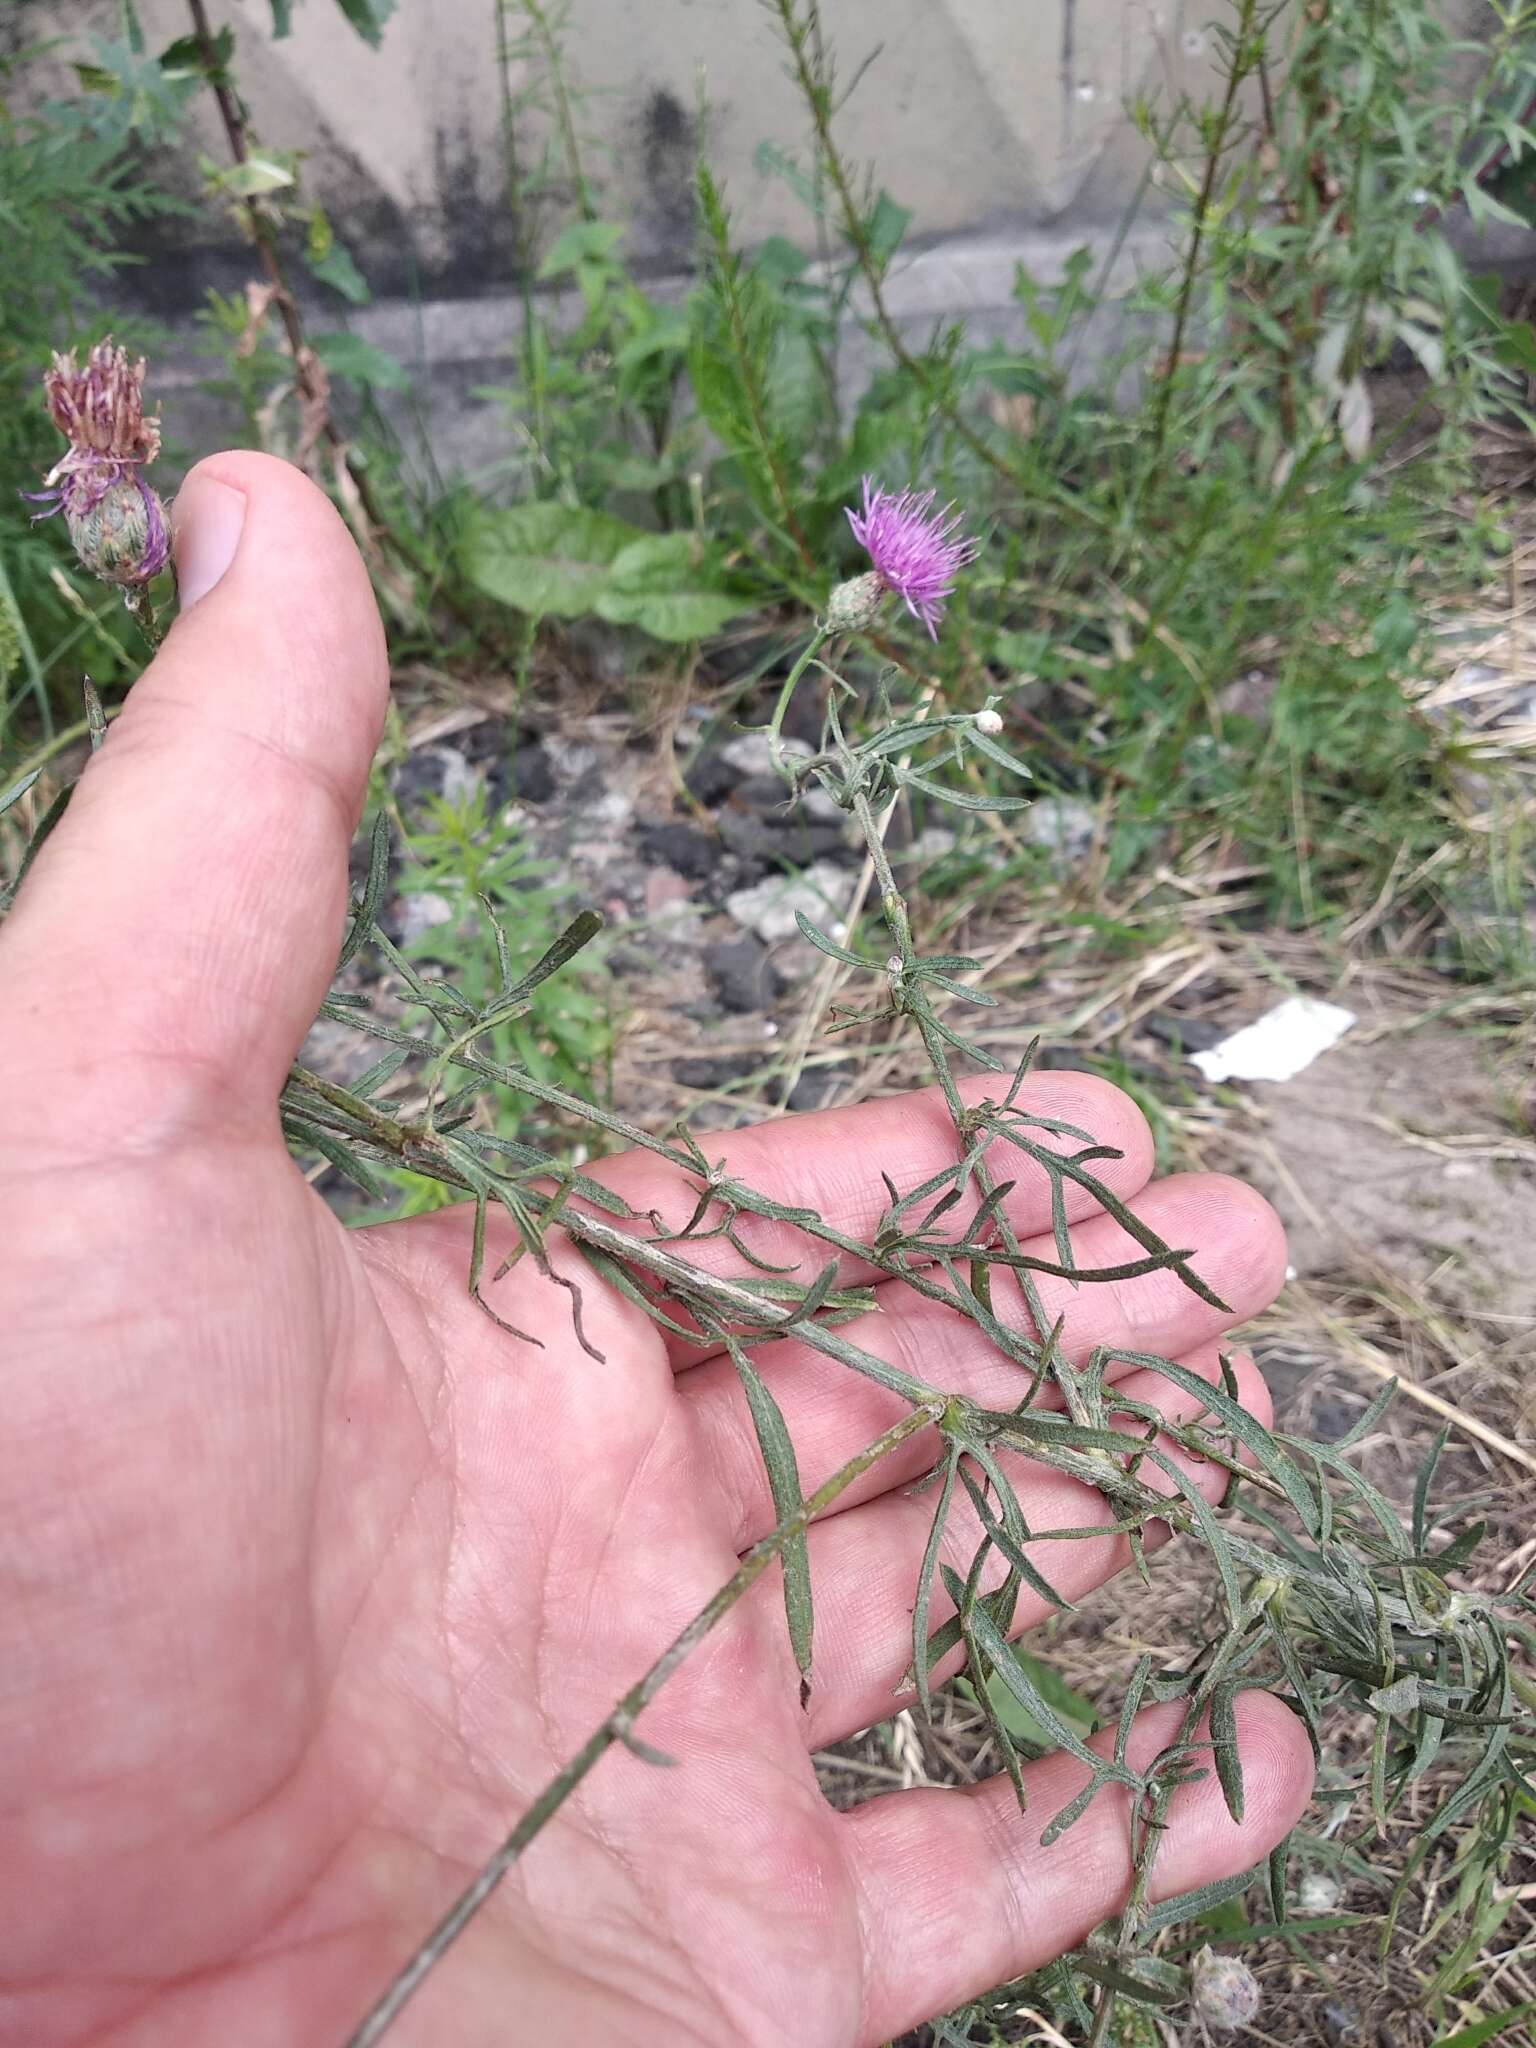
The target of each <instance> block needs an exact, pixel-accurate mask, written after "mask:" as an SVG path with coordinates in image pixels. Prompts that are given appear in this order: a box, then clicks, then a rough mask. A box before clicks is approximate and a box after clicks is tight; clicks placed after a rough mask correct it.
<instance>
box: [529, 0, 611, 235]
mask: <svg viewBox="0 0 1536 2048" xmlns="http://www.w3.org/2000/svg"><path fill="white" fill-rule="evenodd" d="M518 5H519V6H520V7H521V8H522V10H523V12H524V13H525V14H526V15H527V17H528V19H529V20H530V21H531V22H532V23H533V26H534V32H535V33H536V35H537V36H538V38H539V41H540V42H541V43H542V44H543V46H544V63H545V67H546V69H547V70H548V73H549V83H550V89H551V91H552V92H553V93H554V96H555V125H556V126H557V127H558V128H559V130H560V146H561V148H562V149H563V150H564V151H565V165H566V170H567V171H568V172H569V174H570V180H571V184H572V187H573V188H574V191H575V196H576V204H577V206H578V208H579V209H580V212H581V217H582V219H583V220H587V221H591V220H596V219H597V202H596V201H595V200H594V199H593V197H592V187H591V186H590V185H589V184H588V182H587V173H586V169H585V167H584V166H583V164H582V161H581V141H580V138H579V137H578V136H577V133H576V117H575V114H574V112H573V110H572V107H571V95H570V89H569V87H568V86H567V85H566V82H565V63H564V60H563V59H562V57H561V54H560V45H559V42H558V41H557V40H556V37H555V32H554V26H553V24H552V23H551V21H550V19H549V14H548V12H547V10H546V8H545V7H544V5H543V0H518ZM562 18H563V17H562Z"/></svg>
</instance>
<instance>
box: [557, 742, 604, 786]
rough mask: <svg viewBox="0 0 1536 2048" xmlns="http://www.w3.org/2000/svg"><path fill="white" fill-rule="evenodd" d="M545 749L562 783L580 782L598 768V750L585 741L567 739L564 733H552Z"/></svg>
mask: <svg viewBox="0 0 1536 2048" xmlns="http://www.w3.org/2000/svg"><path fill="white" fill-rule="evenodd" d="M544 748H545V752H546V753H547V754H548V756H549V759H550V761H551V762H552V763H553V765H554V770H555V773H556V775H558V776H559V777H560V780H561V781H562V782H580V780H581V778H582V777H583V776H584V775H588V774H590V773H591V771H592V770H593V769H594V768H595V767H596V766H597V760H598V755H597V749H596V747H593V746H589V745H588V744H587V742H586V741H585V740H571V739H566V738H565V736H564V735H563V734H562V733H555V732H552V733H550V734H549V735H548V736H547V737H546V739H545V741H544Z"/></svg>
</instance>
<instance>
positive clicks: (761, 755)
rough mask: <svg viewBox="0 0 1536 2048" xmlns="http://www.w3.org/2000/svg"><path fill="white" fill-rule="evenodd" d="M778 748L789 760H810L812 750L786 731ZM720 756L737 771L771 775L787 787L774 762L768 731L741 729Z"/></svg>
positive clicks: (745, 773) (781, 786) (782, 786)
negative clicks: (792, 737)
mask: <svg viewBox="0 0 1536 2048" xmlns="http://www.w3.org/2000/svg"><path fill="white" fill-rule="evenodd" d="M779 751H780V752H781V753H782V754H783V755H784V758H785V759H786V760H788V761H808V760H809V759H810V758H811V750H810V748H809V746H808V745H807V744H806V742H805V741H804V740H796V739H791V738H790V737H789V736H788V735H787V734H786V735H785V737H784V738H783V739H781V740H780V742H779ZM720 757H721V759H722V760H724V761H728V762H729V763H730V765H731V767H733V768H734V769H735V770H736V773H737V774H738V775H771V776H773V778H774V779H775V781H777V782H778V784H779V786H780V788H784V787H786V785H785V783H784V779H783V777H782V776H781V775H780V774H779V771H778V769H777V768H776V767H775V766H774V762H773V755H772V754H771V753H770V752H769V749H768V735H767V733H766V732H741V733H738V734H737V735H736V737H735V739H733V740H727V741H726V743H725V745H724V746H723V747H722V748H721V749H720Z"/></svg>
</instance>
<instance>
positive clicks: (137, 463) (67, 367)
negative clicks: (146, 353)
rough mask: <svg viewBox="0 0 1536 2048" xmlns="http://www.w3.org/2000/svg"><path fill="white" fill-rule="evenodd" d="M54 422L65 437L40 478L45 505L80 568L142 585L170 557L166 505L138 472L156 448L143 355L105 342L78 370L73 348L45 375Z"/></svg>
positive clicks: (156, 430) (155, 424)
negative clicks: (55, 515) (58, 515)
mask: <svg viewBox="0 0 1536 2048" xmlns="http://www.w3.org/2000/svg"><path fill="white" fill-rule="evenodd" d="M43 395H44V397H45V399H46V400H47V404H48V410H49V412H50V414H51V415H52V417H53V423H54V425H55V426H56V427H57V428H58V430H59V432H60V433H61V434H63V435H64V437H65V439H66V440H67V441H68V442H69V448H68V450H67V451H66V453H65V454H64V455H63V456H61V457H60V459H59V460H58V461H57V462H56V463H55V464H54V466H53V468H52V469H51V470H50V471H49V473H48V475H47V477H46V478H45V479H44V483H45V489H44V490H43V491H42V492H41V493H40V495H39V502H41V503H42V504H43V505H44V506H45V508H46V510H45V511H44V512H40V513H39V514H38V515H37V516H38V517H39V518H46V517H47V514H48V513H50V512H62V513H63V514H64V517H65V520H66V521H67V522H68V525H69V537H70V539H71V540H72V541H73V542H74V546H75V552H76V554H77V555H79V557H80V559H81V561H82V562H83V563H84V564H85V566H86V568H88V569H90V570H92V571H93V572H94V573H95V574H96V575H98V576H100V577H101V578H102V579H103V580H104V581H106V582H108V583H126V584H133V583H147V582H148V581H149V579H150V578H151V577H152V576H158V575H159V573H160V571H161V570H162V569H163V568H164V567H165V565H166V563H167V561H168V560H169V559H170V552H171V537H170V529H169V525H168V523H167V520H166V516H165V507H164V506H163V505H162V504H161V502H160V500H159V498H158V497H157V496H156V495H155V493H154V491H152V490H151V489H150V487H149V485H148V484H147V483H145V481H144V479H143V476H142V475H141V473H140V472H141V471H142V469H143V467H144V465H145V464H146V463H148V462H153V461H154V459H155V457H156V456H157V455H158V454H159V453H160V422H159V420H158V418H150V419H146V418H145V416H144V359H143V357H142V356H141V357H140V358H139V359H138V360H137V361H136V362H135V361H132V360H131V359H130V358H129V355H128V351H127V350H126V349H123V348H117V347H114V345H113V343H112V341H111V340H110V339H108V340H106V341H99V342H98V343H97V344H96V346H95V347H94V348H93V349H92V350H91V352H90V354H89V355H88V356H87V357H86V359H85V367H84V368H83V369H82V368H81V367H80V365H79V364H78V363H76V361H75V352H74V350H73V349H71V350H70V351H69V353H68V354H67V355H55V356H54V359H53V364H52V367H51V368H50V369H49V370H48V371H47V372H46V374H45V375H44V377H43Z"/></svg>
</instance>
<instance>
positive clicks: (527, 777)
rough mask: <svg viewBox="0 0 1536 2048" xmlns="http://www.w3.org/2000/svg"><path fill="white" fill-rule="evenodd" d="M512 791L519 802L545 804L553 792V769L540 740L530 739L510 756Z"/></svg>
mask: <svg viewBox="0 0 1536 2048" xmlns="http://www.w3.org/2000/svg"><path fill="white" fill-rule="evenodd" d="M510 779H511V783H512V793H513V795H514V796H516V797H517V799H518V801H519V802H520V803H525V804H547V803H548V802H549V800H550V798H551V797H552V796H553V795H554V793H555V775H554V770H553V769H552V768H551V767H550V765H549V756H548V754H546V753H545V751H544V743H543V741H542V740H531V741H529V743H528V744H527V745H526V746H522V747H519V748H518V749H517V750H516V752H515V753H514V754H513V756H512V760H511V769H510Z"/></svg>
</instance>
